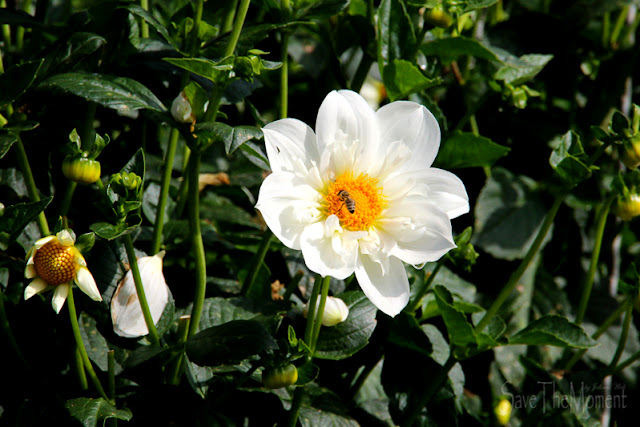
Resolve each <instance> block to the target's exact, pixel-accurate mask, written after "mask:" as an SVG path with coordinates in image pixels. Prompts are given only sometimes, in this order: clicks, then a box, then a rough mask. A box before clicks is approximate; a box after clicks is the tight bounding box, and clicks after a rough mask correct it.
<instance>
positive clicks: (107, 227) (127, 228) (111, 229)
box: [89, 215, 142, 240]
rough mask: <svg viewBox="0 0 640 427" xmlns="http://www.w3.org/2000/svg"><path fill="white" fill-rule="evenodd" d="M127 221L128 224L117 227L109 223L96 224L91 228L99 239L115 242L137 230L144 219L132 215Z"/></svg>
mask: <svg viewBox="0 0 640 427" xmlns="http://www.w3.org/2000/svg"><path fill="white" fill-rule="evenodd" d="M127 221H128V222H127V223H119V224H117V225H113V224H110V223H108V222H96V223H94V224H91V226H90V227H89V228H90V229H91V231H93V232H94V233H96V234H97V235H98V236H99V237H101V238H103V239H105V240H113V239H115V238H118V237H120V236H122V235H123V234H127V233H131V232H132V231H133V230H135V229H136V228H137V227H138V226H139V225H140V224H141V223H142V218H140V217H139V216H137V215H130V216H129V217H128V218H127Z"/></svg>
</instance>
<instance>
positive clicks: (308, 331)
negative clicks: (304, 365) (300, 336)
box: [304, 277, 322, 347]
mask: <svg viewBox="0 0 640 427" xmlns="http://www.w3.org/2000/svg"><path fill="white" fill-rule="evenodd" d="M321 287H322V285H321V284H320V279H319V277H318V278H316V280H315V281H314V283H313V290H312V291H311V297H310V298H309V300H308V301H307V304H308V307H309V310H308V312H307V326H306V328H305V330H304V342H305V343H307V345H308V346H309V347H311V340H312V338H311V337H312V334H313V325H314V322H315V319H316V306H317V303H316V301H317V300H318V295H320V288H321Z"/></svg>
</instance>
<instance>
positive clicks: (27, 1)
mask: <svg viewBox="0 0 640 427" xmlns="http://www.w3.org/2000/svg"><path fill="white" fill-rule="evenodd" d="M22 10H24V11H25V12H27V13H28V14H29V15H31V13H30V11H31V0H24V3H22ZM24 32H25V28H24V27H22V26H19V27H18V28H17V29H16V49H17V50H19V51H20V50H22V47H23V45H24V43H23V41H24Z"/></svg>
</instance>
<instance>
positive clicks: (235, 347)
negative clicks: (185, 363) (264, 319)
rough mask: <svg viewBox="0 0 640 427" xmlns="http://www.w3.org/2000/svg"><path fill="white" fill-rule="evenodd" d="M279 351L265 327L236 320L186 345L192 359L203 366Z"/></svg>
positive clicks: (205, 333)
mask: <svg viewBox="0 0 640 427" xmlns="http://www.w3.org/2000/svg"><path fill="white" fill-rule="evenodd" d="M277 348H278V344H277V343H276V341H275V340H274V339H273V337H272V336H271V335H269V332H267V330H266V329H265V327H264V326H263V325H262V323H260V322H257V321H253V320H233V321H231V322H227V323H224V324H222V325H220V326H213V327H211V328H207V329H204V330H202V331H200V332H198V333H197V334H195V335H194V336H193V337H191V338H190V339H189V340H188V341H187V344H186V352H187V355H188V356H189V359H190V360H191V361H192V362H193V363H195V364H197V365H200V366H217V365H224V364H235V363H238V362H241V361H242V360H244V359H246V358H248V357H250V356H253V355H256V354H259V353H262V352H264V351H268V350H275V349H277Z"/></svg>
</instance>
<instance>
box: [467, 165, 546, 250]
mask: <svg viewBox="0 0 640 427" xmlns="http://www.w3.org/2000/svg"><path fill="white" fill-rule="evenodd" d="M546 215H547V207H546V206H545V204H544V203H543V202H542V200H541V199H540V195H539V194H538V192H537V191H536V183H535V181H533V180H532V179H530V178H528V177H525V176H522V175H513V174H512V173H511V172H509V171H508V170H506V169H502V168H498V167H496V168H494V169H493V171H492V174H491V177H489V179H488V180H487V183H486V184H485V186H484V187H483V188H482V190H481V191H480V195H479V196H478V201H477V202H476V207H475V216H476V221H477V226H476V228H475V234H474V235H473V238H472V240H473V243H474V245H476V246H479V247H481V248H482V249H483V250H485V251H486V252H489V253H490V254H491V255H493V256H494V257H496V258H500V259H506V260H513V259H518V258H523V257H524V256H525V254H526V253H527V251H528V250H529V247H530V246H531V244H532V243H533V241H534V240H535V238H536V235H537V234H538V230H539V229H540V226H541V225H542V223H543V221H544V218H545V216H546ZM551 236H552V233H551V232H549V233H547V237H546V239H545V241H544V242H543V244H544V243H546V242H548V241H549V240H550V239H551Z"/></svg>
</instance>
